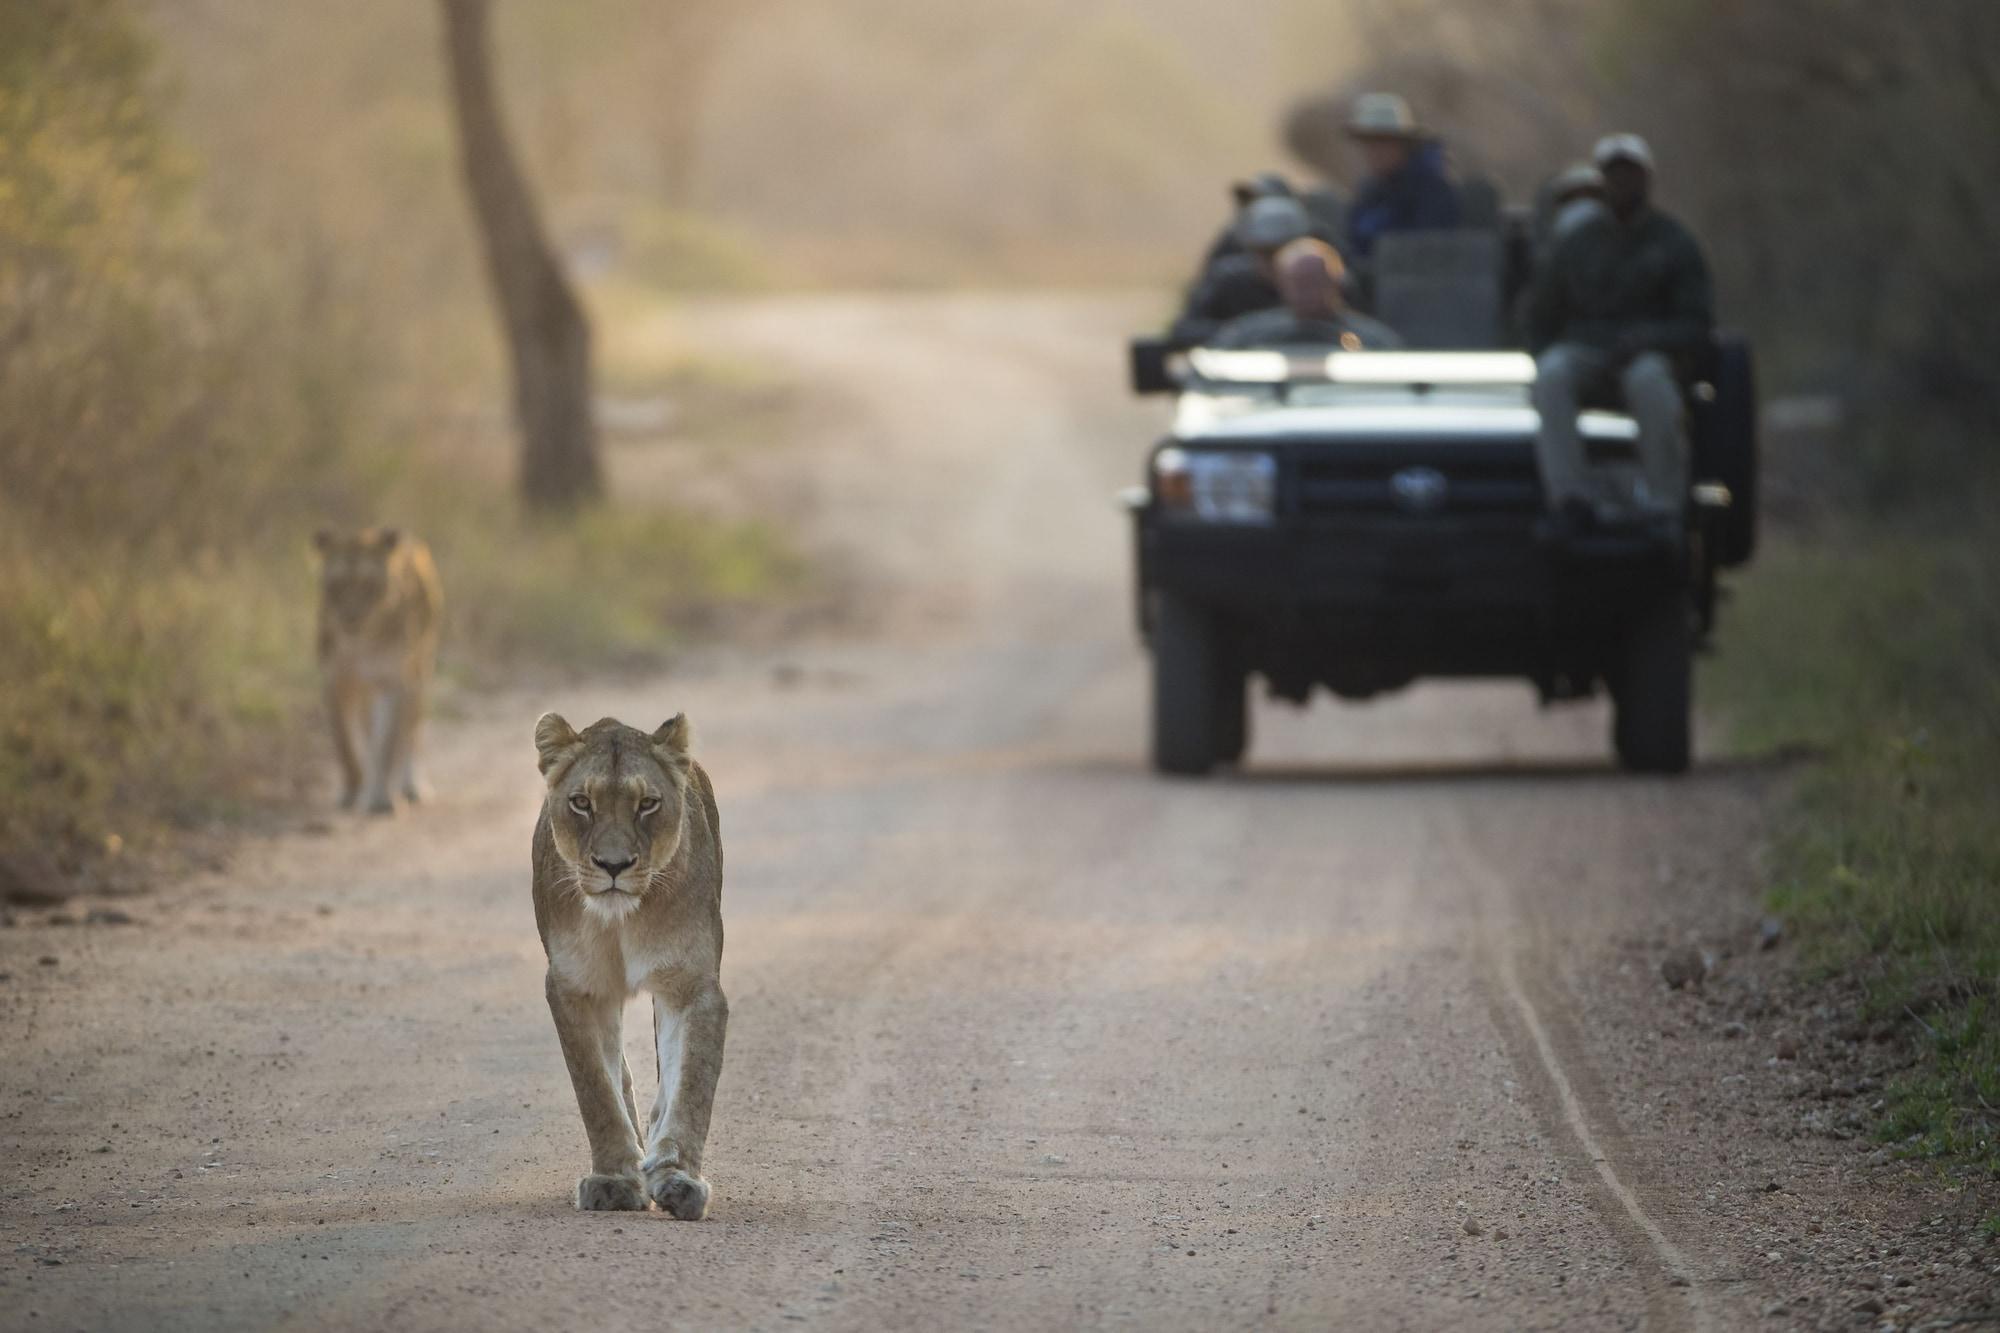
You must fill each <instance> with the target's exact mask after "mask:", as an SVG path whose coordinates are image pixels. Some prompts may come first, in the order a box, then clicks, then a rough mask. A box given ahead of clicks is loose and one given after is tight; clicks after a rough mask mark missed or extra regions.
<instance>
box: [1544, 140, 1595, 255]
mask: <svg viewBox="0 0 2000 1333" xmlns="http://www.w3.org/2000/svg"><path fill="white" fill-rule="evenodd" d="M1604 211H1605V210H1604V173H1603V172H1601V171H1599V170H1598V169H1597V168H1596V167H1594V166H1592V165H1591V164H1590V163H1588V162H1579V163H1577V164H1576V165H1575V166H1573V167H1566V168H1564V169H1563V170H1562V171H1560V172H1557V173H1556V176H1555V179H1553V180H1551V181H1550V182H1549V212H1548V220H1547V226H1546V227H1545V229H1544V232H1543V235H1542V251H1543V253H1544V254H1548V253H1551V252H1553V250H1554V248H1555V246H1556V244H1557V243H1558V242H1559V241H1561V240H1562V239H1563V238H1564V237H1566V236H1568V235H1569V234H1570V233H1571V232H1573V231H1575V230H1576V229H1577V228H1578V227H1581V226H1582V225H1583V224H1584V223H1586V222H1589V221H1590V220H1591V219H1592V218H1599V217H1603V216H1604Z"/></svg>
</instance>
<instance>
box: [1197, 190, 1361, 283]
mask: <svg viewBox="0 0 2000 1333" xmlns="http://www.w3.org/2000/svg"><path fill="white" fill-rule="evenodd" d="M1229 197H1230V198H1231V199H1233V200H1234V201H1235V204H1236V209H1235V212H1233V213H1231V214H1230V217H1229V222H1228V224H1227V225H1226V226H1224V227H1223V228H1222V230H1221V231H1220V232H1217V233H1216V236H1215V239H1214V240H1213V241H1211V242H1209V246H1208V250H1207V252H1206V253H1205V254H1204V255H1203V256H1202V260H1201V271H1202V272H1203V273H1206V272H1207V271H1208V270H1209V268H1210V267H1211V266H1212V265H1213V264H1214V263H1215V262H1216V261H1217V260H1219V259H1221V258H1223V257H1224V256H1226V255H1235V254H1241V253H1243V244H1242V242H1241V241H1239V240H1238V239H1237V237H1236V223H1237V219H1239V218H1241V217H1242V216H1243V210H1244V209H1246V208H1248V207H1250V205H1252V204H1254V203H1256V202H1257V201H1258V200H1259V199H1296V200H1298V201H1299V202H1300V203H1301V204H1303V205H1304V206H1305V210H1306V223H1307V230H1308V234H1309V235H1313V236H1317V237H1319V238H1320V239H1321V240H1323V241H1325V242H1327V243H1328V244H1329V245H1338V244H1339V243H1340V237H1341V222H1340V220H1341V217H1342V204H1341V201H1340V197H1339V196H1338V195H1336V194H1334V193H1333V192H1332V191H1330V190H1326V189H1307V190H1300V189H1297V188H1295V187H1294V186H1293V185H1292V183H1291V182H1290V181H1288V180H1286V179H1285V178H1284V176H1283V175H1281V174H1280V173H1278V172H1275V171H1260V172H1258V173H1257V174H1256V175H1255V176H1252V177H1250V178H1249V179H1247V180H1240V181H1234V182H1232V183H1231V184H1230V186H1229Z"/></svg>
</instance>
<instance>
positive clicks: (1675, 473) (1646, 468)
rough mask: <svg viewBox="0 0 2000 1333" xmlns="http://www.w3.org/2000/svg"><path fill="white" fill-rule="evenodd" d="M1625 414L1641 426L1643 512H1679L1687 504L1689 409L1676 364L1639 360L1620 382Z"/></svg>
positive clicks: (1656, 356)
mask: <svg viewBox="0 0 2000 1333" xmlns="http://www.w3.org/2000/svg"><path fill="white" fill-rule="evenodd" d="M1620 380H1621V387H1622V388H1623V390H1624V393H1625V406H1626V410H1627V411H1629V412H1631V414H1632V417H1633V419H1634V420H1636V421H1637V422H1638V423H1639V467H1640V471H1641V474H1642V476H1643V478H1644V481H1643V484H1642V488H1641V493H1640V494H1639V495H1637V496H1636V497H1635V498H1636V499H1637V500H1638V502H1639V508H1640V509H1642V510H1653V511H1656V512H1657V511H1667V512H1672V513H1678V512H1680V509H1681V506H1682V505H1684V504H1685V503H1686V502H1687V488H1688V461H1687V430H1686V424H1685V422H1684V421H1683V418H1684V417H1685V415H1686V410H1687V409H1686V404H1685V403H1684V401H1683V400H1682V398H1681V386H1680V381H1679V380H1678V379H1676V378H1675V376H1674V366H1673V362H1671V361H1669V360H1668V359H1667V358H1666V357H1665V356H1664V355H1663V354H1661V353H1659V352H1646V353H1643V354H1642V355H1640V356H1638V357H1635V358H1634V359H1633V361H1632V363H1631V364H1630V365H1628V366H1627V367H1625V372H1624V374H1623V375H1622V376H1621V377H1620Z"/></svg>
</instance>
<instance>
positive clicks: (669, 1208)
mask: <svg viewBox="0 0 2000 1333" xmlns="http://www.w3.org/2000/svg"><path fill="white" fill-rule="evenodd" d="M646 1193H648V1194H650V1195H652V1196H653V1202H654V1203H657V1204H658V1205H660V1209H661V1211H663V1212H667V1213H671V1214H672V1215H673V1216H675V1217H678V1218H679V1219H680V1220H681V1221H683V1222H699V1221H701V1219H702V1218H704V1217H706V1216H707V1215H708V1198H709V1194H710V1193H711V1191H710V1190H709V1188H708V1182H707V1181H706V1180H703V1179H702V1178H701V1177H700V1176H691V1175H689V1174H688V1173H687V1172H685V1171H683V1170H681V1169H680V1168H679V1167H677V1166H656V1167H654V1168H652V1169H651V1170H650V1171H648V1172H646Z"/></svg>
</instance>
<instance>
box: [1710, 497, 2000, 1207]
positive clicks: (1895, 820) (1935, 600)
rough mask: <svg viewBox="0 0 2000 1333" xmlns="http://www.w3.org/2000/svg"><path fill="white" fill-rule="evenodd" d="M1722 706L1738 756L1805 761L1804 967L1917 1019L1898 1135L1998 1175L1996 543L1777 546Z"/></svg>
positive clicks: (1893, 1119) (1999, 681)
mask: <svg viewBox="0 0 2000 1333" xmlns="http://www.w3.org/2000/svg"><path fill="white" fill-rule="evenodd" d="M1727 616H1728V621H1729V631H1728V642H1727V644H1726V646H1725V651H1724V652H1723V653H1722V654H1721V655H1720V656H1719V657H1718V659H1717V660H1716V662H1715V663H1714V664H1713V665H1712V667H1711V669H1710V671H1709V675H1708V681H1707V683H1708V686H1709V687H1710V689H1709V697H1710V699H1711V700H1712V701H1714V702H1715V703H1716V704H1717V705H1718V706H1719V708H1720V709H1721V711H1722V713H1723V715H1724V716H1725V718H1726V719H1727V720H1728V721H1729V723H1730V725H1731V729H1732V731H1733V733H1734V735H1735V737H1736V738H1737V741H1738V742H1739V744H1740V745H1741V746H1743V747H1744V748H1746V749H1750V750H1753V751H1758V750H1771V749H1774V748H1778V747H1784V746H1800V745H1803V746H1805V747H1808V748H1809V749H1810V751H1811V752H1812V753H1813V754H1814V756H1815V758H1814V761H1813V762H1812V763H1811V764H1810V765H1809V766H1808V767H1807V768H1806V769H1805V770H1804V772H1803V773H1802V775H1801V777H1800V779H1799V782H1798V786H1797V799H1796V802H1795V804H1794V806H1793V808H1792V809H1791V811H1790V812H1789V815H1788V817H1787V819H1786V822H1785V823H1784V825H1783V826H1782V827H1781V829H1780V831H1779V834H1778V836H1777V838H1776V840H1775V842H1774V846H1773V849H1772V853H1773V860H1772V865H1771V871H1772V876H1773V885H1774V887H1773V888H1772V890H1771V895H1770V897H1771V905H1772V907H1773V909H1774V910H1775V911H1777V912H1779V913H1780V914H1781V915H1783V916H1784V917H1786V918H1787V919H1788V920H1789V921H1790V922H1791V923H1792V924H1793V926H1794V929H1795V932H1796V934H1797V936H1798V938H1799V939H1800V940H1801V942H1802V945H1803V948H1804V949H1805V951H1806V957H1807V959H1808V960H1809V964H1810V965H1811V966H1812V967H1814V968H1816V969H1818V970H1820V971H1821V972H1822V973H1828V974H1830V973H1833V972H1840V973H1844V974H1847V975H1852V976H1855V977H1858V978H1859V979H1860V980H1861V982H1862V983H1863V985H1864V987H1865V991H1866V995H1867V1005H1868V1008H1869V1009H1870V1010H1871V1011H1872V1013H1873V1014H1874V1015H1875V1016H1877V1017H1885V1018H1899V1019H1908V1020H1910V1021H1913V1022H1915V1023H1918V1024H1921V1026H1922V1030H1923V1032H1924V1034H1925V1035H1924V1044H1925V1047H1926V1053H1925V1059H1924V1060H1923V1062H1922V1064H1921V1065H1920V1066H1919V1067H1918V1068H1917V1069H1915V1070H1913V1071H1911V1072H1910V1073H1909V1074H1907V1075H1905V1076H1904V1077H1903V1078H1901V1079H1900V1080H1898V1081H1897V1082H1895V1083H1894V1084H1893V1085H1892V1086H1891V1088H1890V1089H1889V1092H1888V1095H1887V1106H1886V1107H1885V1110H1884V1115H1883V1118H1882V1121H1881V1124H1880V1126H1879V1132H1880V1135H1881V1137H1882V1138H1883V1139H1884V1141H1886V1142H1890V1143H1895V1144H1899V1145H1902V1147H1903V1149H1904V1151H1905V1152H1907V1153H1908V1154H1910V1155H1912V1156H1918V1157H1927V1158H1936V1159H1940V1160H1941V1161H1946V1162H1950V1163H1955V1164H1959V1165H1963V1166H1966V1167H1970V1168H1971V1169H1973V1170H1974V1171H1977V1172H1981V1173H1985V1174H1988V1175H1993V1176H2000V1010H1997V1009H1996V1002H1997V1001H2000V541H1996V539H1995V538H1994V537H1993V536H1991V535H1988V534H1987V533H1985V532H1983V531H1981V530H1980V527H1979V525H1978V523H1977V520H1976V518H1973V517H1971V516H1967V517H1963V518H1961V517H1958V516H1957V515H1956V514H1954V513H1950V512H1945V513H1939V514H1932V515H1930V516H1928V519H1927V520H1926V521H1924V522H1921V523H1919V522H1916V521H1914V520H1911V521H1905V522H1900V523H1894V524H1890V523H1881V522H1866V521H1861V520H1847V521H1835V522H1833V523H1832V524H1830V525H1829V526H1828V527H1827V528H1826V529H1825V530H1823V531H1820V532H1818V533H1816V534H1815V536H1814V538H1813V540H1811V541H1810V542H1809V543H1808V542H1807V541H1803V540H1798V539H1790V540H1787V539H1779V540H1776V541H1773V542H1772V543H1770V545H1769V547H1768V549H1767V550H1766V551H1765V553H1764V554H1763V555H1762V556H1760V558H1759V563H1758V566H1757V567H1756V569H1755V570H1754V571H1753V573H1752V575H1751V576H1750V577H1749V578H1747V579H1745V580H1744V581H1743V585H1742V588H1741V590H1740V594H1739V596H1738V597H1737V599H1736V600H1735V601H1734V602H1732V604H1731V605H1730V607H1729V609H1728V612H1727Z"/></svg>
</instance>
